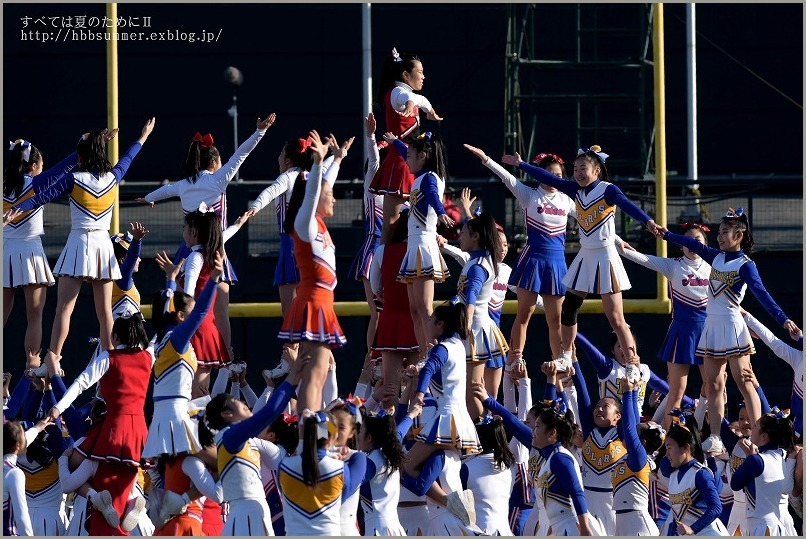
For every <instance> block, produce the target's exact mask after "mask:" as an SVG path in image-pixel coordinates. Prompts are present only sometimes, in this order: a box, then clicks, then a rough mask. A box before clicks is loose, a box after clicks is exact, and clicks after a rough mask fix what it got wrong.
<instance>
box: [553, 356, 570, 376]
mask: <svg viewBox="0 0 806 539" xmlns="http://www.w3.org/2000/svg"><path fill="white" fill-rule="evenodd" d="M553 362H554V364H555V365H556V366H557V372H565V371H567V370H568V369H570V368H571V356H570V355H566V354H565V353H563V355H561V356H557V358H556V359H554V360H553Z"/></svg>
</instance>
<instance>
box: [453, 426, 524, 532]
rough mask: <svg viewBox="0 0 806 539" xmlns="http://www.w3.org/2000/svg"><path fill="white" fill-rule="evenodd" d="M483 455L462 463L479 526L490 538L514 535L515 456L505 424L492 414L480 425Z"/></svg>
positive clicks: (465, 486)
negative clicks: (511, 515)
mask: <svg viewBox="0 0 806 539" xmlns="http://www.w3.org/2000/svg"><path fill="white" fill-rule="evenodd" d="M476 432H477V433H478V436H479V441H480V443H481V453H479V454H478V455H473V456H472V457H469V458H467V459H465V461H464V462H462V472H461V477H462V486H463V488H466V489H470V490H471V491H473V493H474V499H475V511H476V525H477V526H478V527H479V528H481V529H482V530H484V531H485V532H487V533H488V534H490V535H513V533H512V529H511V528H510V527H509V514H508V513H509V511H508V510H509V497H510V494H511V493H512V484H513V481H514V476H515V469H514V467H513V464H514V463H515V456H514V455H513V454H512V451H510V449H509V446H508V445H507V437H506V431H505V430H504V424H503V420H502V419H501V418H500V417H494V416H492V415H490V414H488V415H486V416H484V417H483V418H482V419H481V421H480V422H478V423H476Z"/></svg>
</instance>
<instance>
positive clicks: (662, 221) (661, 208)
mask: <svg viewBox="0 0 806 539" xmlns="http://www.w3.org/2000/svg"><path fill="white" fill-rule="evenodd" d="M652 48H653V50H654V64H655V67H654V70H653V75H654V81H655V202H656V207H655V222H656V223H658V224H659V225H662V226H666V224H667V222H666V76H665V69H666V67H665V65H664V55H665V51H664V48H663V4H660V3H658V4H655V9H654V10H653V12H652ZM656 245H657V253H658V256H666V242H665V241H663V240H660V239H658V240H656ZM656 278H657V298H658V300H660V301H662V302H667V301H668V298H669V295H668V290H667V288H666V278H665V277H664V276H663V275H661V274H660V273H658V274H657V277H656Z"/></svg>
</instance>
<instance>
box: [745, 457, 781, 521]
mask: <svg viewBox="0 0 806 539" xmlns="http://www.w3.org/2000/svg"><path fill="white" fill-rule="evenodd" d="M785 459H786V451H784V450H783V449H781V448H780V447H776V446H772V445H763V446H761V447H759V448H758V453H756V454H754V455H750V456H749V457H747V458H746V459H744V462H743V463H742V465H741V466H739V468H738V469H737V470H736V471H734V472H733V475H732V476H731V478H730V488H732V489H733V490H734V491H736V490H742V491H744V494H745V497H746V500H747V516H748V517H756V518H761V519H764V518H765V517H766V518H768V519H769V518H770V517H772V518H777V515H778V509H779V507H780V506H781V505H784V506H786V496H787V495H788V494H789V493H788V492H787V490H786V483H787V480H786V477H785V475H784V460H785Z"/></svg>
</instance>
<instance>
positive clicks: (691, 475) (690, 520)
mask: <svg viewBox="0 0 806 539" xmlns="http://www.w3.org/2000/svg"><path fill="white" fill-rule="evenodd" d="M660 469H661V473H663V474H664V475H665V476H666V477H668V478H669V504H670V505H671V511H670V512H669V516H668V517H667V519H668V521H669V532H670V533H669V535H675V534H676V531H677V524H676V522H675V521H676V520H679V521H680V522H682V523H683V524H686V525H688V526H690V527H691V529H692V530H693V531H694V533H699V532H701V531H702V530H703V529H704V528H705V527H706V526H708V525H710V524H711V523H713V522H714V521H715V520H716V519H717V518H719V515H720V514H721V513H722V502H721V501H720V499H719V490H720V488H721V484H718V482H717V480H716V479H715V477H714V473H713V472H712V471H711V470H710V469H708V467H707V466H705V465H704V464H701V463H700V462H697V460H696V459H692V460H690V461H689V462H687V463H686V464H683V465H682V466H680V467H679V468H672V467H671V466H670V465H669V461H668V459H666V458H664V459H663V460H662V461H661V467H660ZM719 483H721V482H719Z"/></svg>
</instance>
